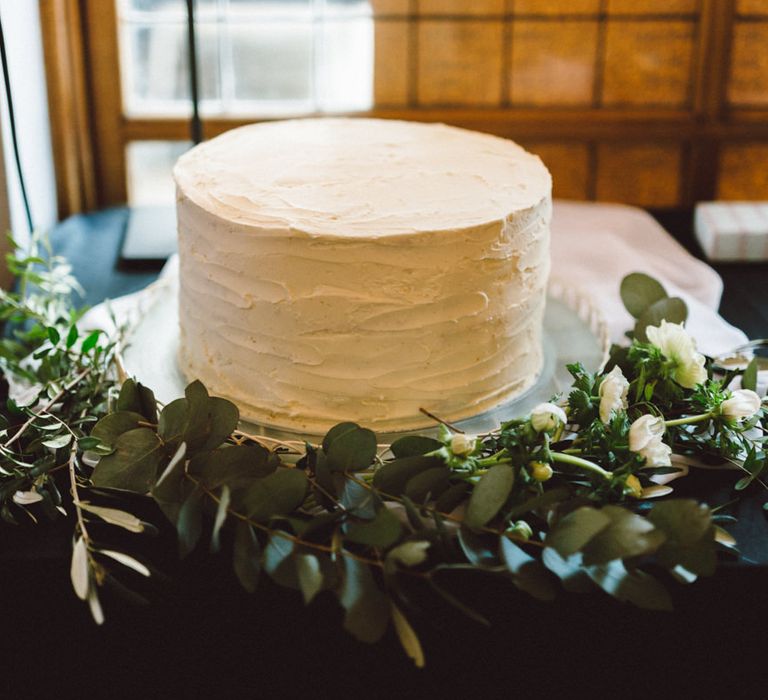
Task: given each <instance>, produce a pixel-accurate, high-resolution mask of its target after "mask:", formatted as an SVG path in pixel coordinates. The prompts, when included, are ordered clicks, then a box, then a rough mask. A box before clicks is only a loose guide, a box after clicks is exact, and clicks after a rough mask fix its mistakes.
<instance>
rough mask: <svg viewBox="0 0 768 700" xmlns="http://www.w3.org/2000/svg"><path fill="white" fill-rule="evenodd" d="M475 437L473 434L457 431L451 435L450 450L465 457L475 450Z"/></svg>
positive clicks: (458, 455)
mask: <svg viewBox="0 0 768 700" xmlns="http://www.w3.org/2000/svg"><path fill="white" fill-rule="evenodd" d="M476 446H477V438H476V437H474V436H473V435H464V434H462V433H457V434H456V435H454V436H452V437H451V452H453V454H455V455H456V456H457V457H466V456H467V455H471V454H472V453H473V452H474V451H475V447H476Z"/></svg>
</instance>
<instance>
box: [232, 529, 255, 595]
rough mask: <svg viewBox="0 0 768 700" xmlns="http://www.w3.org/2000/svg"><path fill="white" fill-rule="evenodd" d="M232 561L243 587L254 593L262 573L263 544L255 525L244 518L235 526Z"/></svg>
mask: <svg viewBox="0 0 768 700" xmlns="http://www.w3.org/2000/svg"><path fill="white" fill-rule="evenodd" d="M232 563H233V566H234V569H235V575H236V576H237V579H238V580H239V581H240V584H241V585H242V587H243V588H245V590H246V591H248V592H249V593H253V592H254V591H255V590H256V586H257V584H258V582H259V574H260V573H261V546H260V545H259V540H258V539H257V538H256V534H255V533H254V531H253V527H252V526H251V525H250V524H249V523H247V522H244V521H242V520H239V521H238V523H237V527H236V528H235V543H234V548H233V550H232Z"/></svg>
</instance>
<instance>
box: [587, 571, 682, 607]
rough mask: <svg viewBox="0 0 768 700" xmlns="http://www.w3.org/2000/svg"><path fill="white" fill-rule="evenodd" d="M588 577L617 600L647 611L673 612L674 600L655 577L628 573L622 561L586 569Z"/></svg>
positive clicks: (632, 572) (637, 572)
mask: <svg viewBox="0 0 768 700" xmlns="http://www.w3.org/2000/svg"><path fill="white" fill-rule="evenodd" d="M586 572H587V575H588V576H589V577H590V578H591V579H592V580H593V581H594V582H595V583H596V584H597V585H598V586H600V588H602V589H603V590H604V591H605V592H606V593H608V594H609V595H611V596H613V597H614V598H616V599H617V600H621V601H628V602H630V603H633V604H634V605H637V606H638V607H640V608H645V609H646V610H672V598H671V597H670V595H669V591H667V589H666V588H664V586H663V585H662V584H661V583H659V581H658V580H657V579H655V578H653V576H650V575H649V574H646V573H644V572H642V571H637V570H633V571H627V569H626V567H625V566H624V564H622V562H620V561H612V562H609V563H606V564H603V565H600V566H588V567H586Z"/></svg>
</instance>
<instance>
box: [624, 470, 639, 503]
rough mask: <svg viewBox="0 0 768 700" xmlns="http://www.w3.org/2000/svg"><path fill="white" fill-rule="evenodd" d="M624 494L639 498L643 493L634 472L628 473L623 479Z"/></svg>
mask: <svg viewBox="0 0 768 700" xmlns="http://www.w3.org/2000/svg"><path fill="white" fill-rule="evenodd" d="M624 495H625V496H629V497H630V498H640V497H641V496H642V495H643V487H642V485H641V484H640V479H638V478H637V477H636V476H635V475H634V474H630V475H629V476H628V477H627V478H626V480H625V481H624Z"/></svg>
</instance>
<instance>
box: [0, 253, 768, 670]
mask: <svg viewBox="0 0 768 700" xmlns="http://www.w3.org/2000/svg"><path fill="white" fill-rule="evenodd" d="M35 245H37V248H36V249H35V250H34V251H33V252H34V254H30V255H28V256H26V257H25V256H20V255H18V254H17V255H15V256H12V257H11V266H12V269H14V270H15V271H16V272H17V274H19V276H20V279H21V284H20V291H19V292H15V293H8V292H0V317H2V319H4V320H6V321H7V333H6V337H5V338H4V339H2V340H1V341H0V369H2V371H3V373H4V375H5V376H6V377H7V378H9V379H11V380H12V381H13V382H14V384H15V391H14V393H13V399H11V400H9V402H8V405H7V407H6V410H5V411H4V413H3V414H2V415H0V440H2V443H0V515H2V518H3V519H4V520H5V521H7V522H16V521H17V519H18V518H19V517H20V516H24V517H26V516H27V515H31V516H32V517H33V518H35V517H36V515H35V514H44V515H45V516H49V517H58V515H59V513H60V510H59V508H61V507H62V497H61V492H62V491H68V490H71V489H74V502H73V507H74V510H75V512H76V514H77V516H78V524H77V525H76V529H75V536H74V538H73V541H74V542H75V543H76V544H75V550H74V554H73V560H72V562H73V563H72V572H73V582H74V583H75V585H76V587H77V591H78V593H79V594H81V597H83V598H84V599H87V600H89V602H90V604H91V607H92V610H94V611H95V612H94V616H95V617H96V618H97V619H98V617H99V615H100V612H99V611H100V606H99V605H98V598H96V603H94V602H93V601H94V596H96V595H97V591H98V589H99V588H100V586H101V584H103V583H109V582H112V583H113V584H114V585H122V584H120V582H119V581H118V580H117V578H116V576H118V575H120V571H121V570H124V569H132V570H133V572H134V573H133V575H136V574H137V573H138V574H141V575H143V576H146V575H147V574H149V573H150V572H151V571H150V568H149V567H147V566H145V565H144V564H143V563H142V562H141V561H139V560H137V559H135V558H134V557H132V556H131V555H129V554H127V553H125V552H121V551H119V549H116V546H117V545H114V546H113V545H111V544H109V546H107V542H106V540H108V539H109V536H108V533H109V531H110V529H115V530H119V531H121V532H122V533H126V532H127V533H132V535H131V536H135V537H141V536H143V535H146V534H147V533H148V532H150V531H151V530H152V529H153V528H152V526H151V525H150V524H149V523H145V522H143V521H142V520H141V519H140V518H137V517H136V516H135V515H133V514H132V512H131V510H132V505H133V504H134V503H135V502H136V499H139V500H142V499H148V498H149V499H152V500H153V501H154V502H155V503H156V504H157V506H158V507H159V508H160V510H161V511H162V513H163V514H164V515H165V516H166V517H167V518H168V520H169V522H170V524H171V526H172V527H173V528H175V530H176V533H177V536H178V547H179V554H180V555H181V556H187V555H188V554H189V553H190V552H192V551H193V550H195V549H196V548H199V547H200V542H201V541H202V542H203V543H204V546H209V547H210V549H211V551H214V552H221V551H222V550H223V552H224V553H226V554H227V559H228V560H229V561H231V566H232V569H233V572H234V575H235V576H236V577H237V578H238V580H239V581H240V583H241V584H242V585H243V587H244V588H245V589H246V590H248V591H251V592H257V591H258V585H259V580H260V576H261V572H262V570H263V571H264V572H265V573H266V575H267V576H269V577H270V578H271V579H272V581H274V582H275V583H277V584H278V585H281V586H285V587H288V588H291V589H293V590H295V591H296V592H297V598H299V599H300V600H303V601H304V603H305V604H311V603H312V601H313V600H314V599H315V598H316V597H317V596H318V595H319V594H321V592H322V591H327V592H330V593H329V594H330V595H333V596H335V597H336V598H337V599H338V601H339V604H340V606H341V607H342V608H343V610H344V627H345V628H346V629H347V630H348V631H349V632H350V633H351V634H353V635H354V636H355V637H356V638H358V639H360V640H362V641H365V642H374V641H377V640H379V639H380V638H381V637H382V636H383V635H384V634H385V632H386V630H387V628H388V626H389V621H390V618H391V619H392V621H393V627H394V630H395V632H396V634H397V635H398V638H399V639H400V641H401V643H402V645H403V648H404V649H405V650H406V653H408V654H409V656H410V657H411V658H412V659H413V661H414V663H416V664H417V665H422V664H423V662H424V654H423V650H422V649H421V645H420V643H419V640H418V637H417V636H416V632H415V630H414V628H413V627H412V626H411V624H410V622H409V620H408V619H407V618H406V616H405V614H404V612H403V611H406V612H407V611H408V608H405V607H403V608H402V609H401V604H402V603H403V602H404V601H406V599H407V598H406V595H405V590H406V589H405V588H403V586H402V584H403V580H404V579H405V578H410V579H414V580H416V581H418V582H420V583H422V584H424V585H425V586H428V587H429V588H430V589H431V590H432V591H433V592H434V593H435V595H437V596H439V597H440V598H441V599H442V600H444V601H445V602H446V603H447V604H448V605H450V606H453V607H454V608H457V609H458V610H460V611H461V612H462V613H464V614H466V615H467V616H469V617H470V618H472V619H473V620H476V621H478V622H481V623H483V624H487V621H486V620H485V619H484V618H483V617H482V616H480V615H479V614H478V613H476V612H475V611H473V610H472V609H471V608H469V607H467V606H466V604H464V603H463V602H462V601H460V600H458V599H457V598H456V597H455V596H454V595H453V594H452V593H450V592H449V590H447V588H445V587H444V586H443V585H442V577H443V576H449V575H450V572H451V571H454V570H475V571H483V572H485V573H486V574H488V575H496V576H501V577H504V578H505V580H507V581H508V582H509V583H510V585H511V586H514V587H515V588H516V589H518V590H520V591H523V592H525V593H526V594H529V595H531V596H533V597H535V598H536V599H539V600H551V599H552V598H554V597H555V596H556V595H557V593H558V588H559V586H560V585H561V586H562V587H563V588H564V589H565V590H567V591H574V592H577V591H585V590H594V589H595V588H600V589H601V590H603V591H604V592H605V593H606V594H607V595H610V596H612V597H613V598H616V599H617V600H620V601H628V602H631V603H633V604H635V605H639V606H641V607H646V608H649V609H654V610H665V609H669V608H670V607H671V598H670V595H669V592H668V590H667V589H666V587H665V585H663V584H662V583H661V581H660V580H659V579H657V578H655V577H654V576H653V575H652V574H651V571H653V570H654V569H655V570H657V571H658V570H662V571H666V572H668V573H669V574H670V575H671V576H672V577H673V578H676V579H678V580H680V581H681V582H690V581H692V580H693V579H695V578H696V577H697V576H703V575H710V574H712V573H713V572H714V570H715V565H716V561H717V551H718V549H717V543H716V541H715V534H716V526H715V524H714V522H713V518H712V512H711V511H710V510H709V509H708V508H707V507H706V506H702V505H700V504H698V503H696V502H695V501H692V500H680V499H669V500H662V501H660V502H658V503H656V504H655V505H654V506H653V507H650V506H649V504H648V502H646V501H644V500H638V499H637V496H639V495H642V494H640V493H639V492H638V491H639V489H638V487H637V484H639V485H640V488H642V487H648V486H651V485H652V483H653V482H652V480H651V479H652V477H657V476H659V475H661V474H667V473H670V472H671V471H674V470H672V469H671V468H670V467H666V466H654V465H652V464H648V463H646V461H647V460H646V458H645V457H644V456H642V455H641V454H639V453H637V452H633V451H632V449H630V447H631V442H632V437H631V427H632V425H633V423H634V422H635V421H636V420H638V419H639V418H641V417H642V416H647V415H654V416H656V415H660V416H663V418H664V420H665V421H666V430H665V432H664V434H663V436H661V438H660V439H663V440H664V441H666V443H667V444H669V445H670V446H671V447H672V448H673V449H674V450H675V452H679V453H683V454H685V455H686V456H689V457H699V458H703V459H715V458H719V459H727V460H729V461H731V462H734V463H736V464H737V465H738V466H739V467H740V468H741V473H740V478H739V480H738V481H736V483H735V487H736V489H739V490H743V489H747V488H753V487H754V486H755V485H756V484H761V483H762V482H761V479H760V477H761V475H762V474H763V473H764V470H765V468H766V453H765V449H764V444H765V438H764V437H757V438H756V437H755V433H758V434H762V433H761V430H763V429H764V428H765V420H766V418H765V411H764V410H761V411H758V413H756V414H755V415H754V416H751V417H749V416H748V417H744V418H743V419H738V420H732V419H725V418H723V416H722V415H720V410H719V409H720V406H721V405H722V403H723V402H724V401H725V400H727V398H728V396H729V395H730V393H729V392H730V389H729V384H730V381H731V380H732V379H733V378H734V376H736V375H738V374H741V375H742V386H744V387H745V388H754V387H755V385H756V368H757V364H756V363H752V364H750V366H749V367H747V369H746V370H744V371H743V372H738V371H732V372H729V373H728V374H726V375H714V374H713V373H712V371H711V370H710V377H711V378H710V379H708V380H707V381H706V382H704V383H703V384H701V385H699V386H698V387H696V388H695V389H693V390H690V389H685V388H683V387H681V386H680V385H679V384H677V383H676V382H675V381H674V375H673V368H672V367H671V366H670V363H669V361H668V360H667V359H666V358H665V357H664V356H663V355H662V354H661V352H660V350H659V349H658V348H656V347H654V346H653V345H652V344H650V343H648V342H647V338H646V336H645V328H646V327H647V325H649V324H651V323H653V324H654V325H655V324H657V323H658V322H659V321H660V320H661V319H662V318H666V319H667V320H668V321H672V322H675V321H681V320H683V319H684V318H685V309H684V305H682V302H680V300H677V299H670V298H669V297H668V296H667V294H666V292H665V291H664V289H663V287H662V286H661V285H660V284H659V283H658V282H655V281H654V280H652V279H650V278H648V277H647V276H645V275H641V274H635V275H630V276H629V277H628V278H626V279H625V281H624V283H623V284H622V289H621V294H622V299H623V300H624V302H625V304H626V306H627V308H628V310H629V311H630V313H631V314H632V315H633V317H634V318H635V319H636V325H635V329H634V331H633V333H632V334H631V335H632V336H634V339H633V342H632V344H631V345H630V346H629V347H628V348H614V350H613V352H612V355H611V357H612V360H611V365H610V366H613V365H614V364H615V365H616V366H619V367H620V368H621V369H622V371H623V372H624V374H625V375H626V378H627V380H628V381H629V382H630V391H629V401H628V404H627V406H626V408H624V407H622V408H621V409H619V410H614V412H613V414H612V417H611V418H610V419H609V420H608V419H607V420H606V423H603V422H602V420H601V419H600V403H601V385H602V383H603V382H604V381H605V376H606V372H605V371H600V372H597V373H591V372H588V371H586V369H585V368H584V367H583V366H581V365H580V364H578V363H576V364H573V365H569V367H568V370H569V372H570V373H571V376H572V377H573V382H572V385H571V387H570V388H569V389H568V390H567V391H566V392H565V393H564V396H565V397H566V398H565V400H563V399H562V398H561V397H554V398H553V399H552V400H553V401H554V402H559V404H560V405H561V406H562V407H563V408H564V409H565V410H566V411H567V422H568V426H567V428H566V429H564V430H562V431H559V430H558V431H552V433H549V432H546V431H544V432H539V431H537V430H536V429H534V428H533V426H532V423H531V420H530V418H529V416H516V417H510V419H509V420H507V421H505V422H504V423H503V424H502V425H501V426H500V428H499V429H498V430H496V431H493V432H492V433H491V434H488V435H483V436H465V437H464V438H461V439H457V440H454V438H455V436H453V435H452V433H451V430H450V429H449V428H447V427H446V426H441V428H440V434H439V439H435V438H434V437H428V436H421V435H409V436H405V437H401V438H399V439H398V440H396V441H395V442H394V443H393V444H392V445H391V446H390V447H389V450H386V448H380V446H379V445H378V438H377V436H376V435H375V433H374V432H373V431H371V430H369V429H367V428H365V427H361V426H359V425H358V424H356V423H354V422H344V423H339V424H338V425H336V426H333V427H332V428H331V429H330V430H329V431H328V433H327V434H326V435H325V436H324V438H323V439H322V441H320V444H309V443H307V444H305V445H304V449H303V450H297V448H296V444H295V443H291V444H290V445H281V444H278V443H275V442H273V441H269V442H267V441H263V442H262V441H260V440H259V438H257V437H248V436H246V435H243V434H242V433H238V432H237V425H238V420H239V414H238V411H237V408H236V407H235V406H234V405H233V404H232V403H230V402H229V401H226V400H224V399H222V398H219V397H215V396H210V395H209V393H208V391H207V389H206V388H205V387H204V386H203V385H202V384H201V383H200V382H192V383H191V384H189V386H187V387H186V389H185V392H184V396H183V397H180V398H178V399H176V400H175V401H172V402H170V403H168V404H167V405H165V406H163V407H159V406H158V403H157V401H156V399H155V396H154V394H153V392H152V391H151V389H149V388H148V387H145V386H143V385H142V384H141V383H139V382H138V381H136V380H135V379H132V378H127V379H124V381H122V382H118V379H117V377H118V376H119V363H118V362H116V358H117V356H118V354H119V350H120V345H121V343H122V339H123V335H124V332H123V331H120V332H118V333H117V334H116V335H114V337H111V336H108V335H107V334H106V333H104V332H102V331H100V330H98V329H97V330H93V329H90V328H84V327H82V324H81V322H80V318H81V314H80V312H79V311H76V310H74V309H73V308H72V305H71V301H70V299H69V296H70V294H71V292H72V290H73V289H74V288H75V287H76V283H74V281H73V280H72V279H71V275H70V274H69V271H68V268H67V267H66V265H64V264H63V263H62V261H60V260H58V261H57V260H55V259H54V258H51V257H50V251H48V253H46V252H45V244H44V243H42V242H41V241H37V242H36V244H35ZM46 260H48V261H49V262H46ZM34 286H37V287H38V288H39V291H38V292H35V293H32V292H31V290H32V288H33V287H34ZM118 385H119V386H118ZM457 444H458V445H462V444H463V445H464V446H463V447H456V446H455V445H457ZM467 444H469V445H470V447H468V448H467V447H466V445H467ZM276 445H277V446H276ZM472 446H474V449H473V448H472ZM454 449H455V450H456V453H454V452H453V450H454ZM297 452H298V454H297ZM92 465H95V466H92ZM542 473H543V475H544V476H541V474H542ZM63 477H66V481H65V482H63V483H62V478H63ZM633 480H634V481H633ZM57 481H58V482H59V483H58V485H57ZM73 484H74V486H73ZM630 485H632V487H630ZM520 518H524V521H520V520H519V519H520ZM96 524H98V527H99V540H98V543H97V541H96V540H95V539H94V537H93V535H91V534H90V533H89V529H88V528H89V526H91V525H93V527H94V529H95V528H96V527H97V525H96ZM104 530H106V531H107V534H106V535H104V537H102V534H101V533H102V532H104ZM102 539H105V542H104V543H102ZM205 543H209V545H207V544H205ZM230 556H231V560H230V559H229V557H230ZM222 559H223V557H222ZM558 582H559V583H558ZM128 593H129V594H132V592H131V591H128ZM132 595H134V596H135V594H132ZM409 615H410V613H409Z"/></svg>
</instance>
